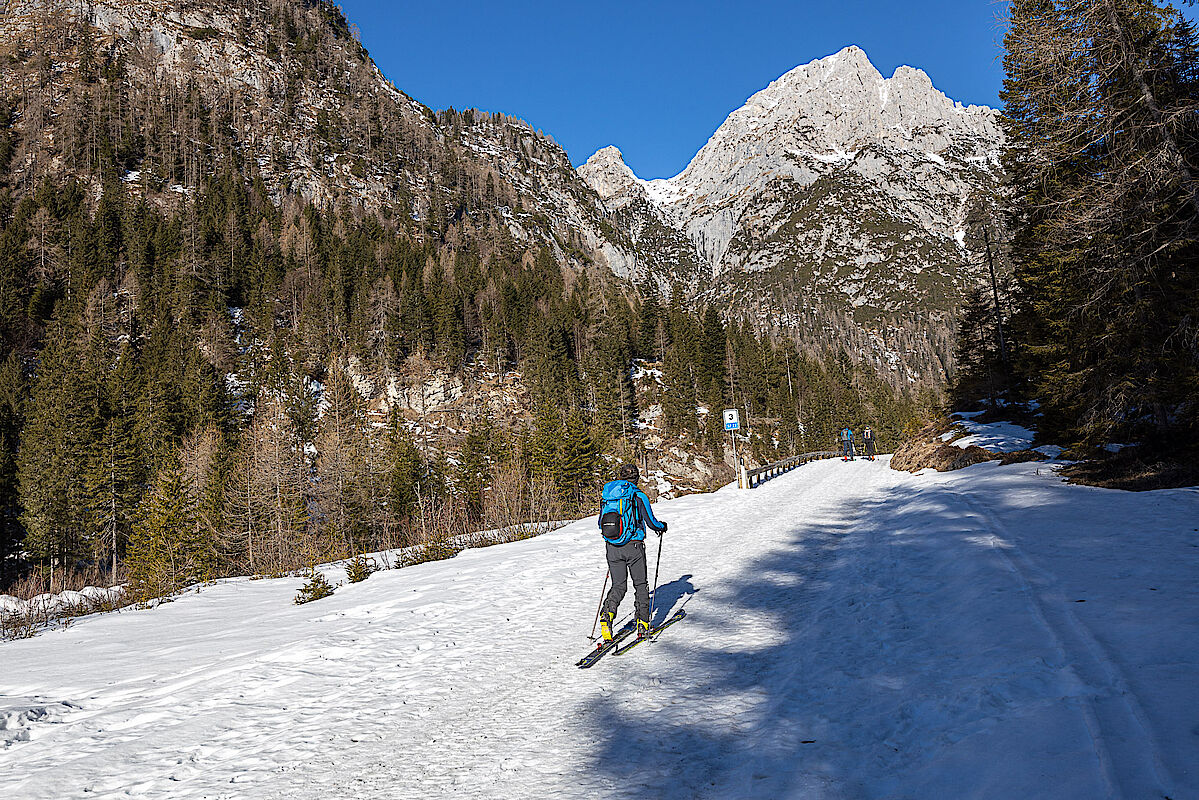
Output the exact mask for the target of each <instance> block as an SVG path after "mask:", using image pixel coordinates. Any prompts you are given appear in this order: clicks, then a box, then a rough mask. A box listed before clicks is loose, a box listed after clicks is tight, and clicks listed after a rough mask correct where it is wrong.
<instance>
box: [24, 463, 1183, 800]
mask: <svg viewBox="0 0 1199 800" xmlns="http://www.w3.org/2000/svg"><path fill="white" fill-rule="evenodd" d="M656 510H657V511H660V516H661V517H662V518H663V519H665V520H667V521H668V522H669V523H670V526H671V529H670V531H669V532H668V533H667V534H666V537H665V548H664V550H663V552H662V561H661V584H662V585H661V588H660V590H659V606H658V609H657V612H656V617H657V619H664V618H665V617H666V616H668V615H669V614H670V613H672V612H673V611H674V610H676V609H677V608H679V607H680V606H683V605H686V607H687V611H688V616H687V618H686V619H685V620H683V621H682V622H680V623H679V624H678V625H675V626H673V627H672V628H670V629H669V630H668V631H666V632H664V633H663V634H662V636H661V638H660V639H659V640H657V641H656V642H653V643H651V644H646V645H642V646H641V647H638V648H637V649H635V650H633V651H632V652H630V653H629V654H628V655H627V656H621V657H615V656H612V655H609V656H607V657H605V658H604V659H603V660H602V661H600V663H599V664H597V665H596V666H595V667H594V668H592V669H590V670H578V669H576V668H575V667H574V662H575V661H576V660H577V659H578V658H579V657H580V656H582V655H583V654H584V653H585V652H586V650H587V649H588V647H589V646H590V645H589V644H588V643H587V641H586V639H585V635H586V633H587V632H588V630H589V628H590V625H591V621H592V620H593V618H594V614H595V605H596V602H597V601H598V599H599V589H600V582H601V581H602V579H603V569H604V566H603V561H602V552H603V551H602V546H601V543H600V540H599V537H598V534H597V533H596V531H595V527H594V519H591V520H584V521H582V522H580V523H578V524H575V525H572V526H569V527H567V528H563V529H561V530H559V531H555V532H553V533H549V534H546V535H543V536H541V537H538V538H536V539H531V540H527V541H524V542H517V543H514V544H509V545H502V546H498V547H492V548H486V549H481V550H469V551H466V552H464V553H462V554H460V555H458V556H457V557H455V558H454V559H451V560H449V561H445V562H438V563H432V564H423V565H419V566H416V567H410V568H407V569H403V570H397V571H389V572H381V573H377V574H375V575H374V576H372V577H371V578H370V580H368V581H366V582H364V583H360V584H352V585H346V586H342V587H341V588H339V589H338V591H337V594H336V595H335V596H334V597H332V598H328V599H325V600H321V601H319V602H317V603H312V604H309V605H305V606H299V607H296V606H292V605H290V600H291V598H292V597H293V596H294V594H295V591H296V590H297V589H298V588H299V586H300V585H301V584H302V581H301V580H299V579H280V580H263V581H248V580H234V581H228V582H224V583H221V584H218V585H216V586H212V587H208V588H206V589H204V590H203V591H201V592H198V593H197V592H192V593H188V594H186V595H183V596H181V597H179V598H177V599H176V600H175V601H174V602H171V603H168V604H165V605H163V606H161V607H159V608H158V609H156V610H154V611H136V612H122V613H119V614H108V615H101V616H96V617H92V618H87V619H84V620H81V621H79V622H77V623H76V624H75V625H74V626H72V627H71V628H69V629H67V630H65V631H55V632H50V633H46V634H44V635H42V636H40V637H38V638H36V639H32V640H26V641H19V642H7V643H3V644H0V796H4V797H13V798H63V797H85V796H86V797H114V798H115V797H144V798H157V797H171V798H200V797H205V798H300V799H304V798H313V800H315V799H316V798H321V799H322V800H324V799H325V798H343V797H344V798H357V797H363V798H408V797H411V798H419V797H429V796H435V797H439V796H444V797H450V796H452V797H477V798H542V797H550V796H564V797H573V796H598V797H611V798H623V797H647V796H648V797H655V798H680V799H682V798H697V797H702V798H707V797H712V798H855V799H856V798H896V799H897V800H898V799H899V798H912V799H913V800H915V799H916V798H934V797H937V798H940V797H947V798H948V797H952V798H1005V799H1006V798H1017V797H1019V798H1053V799H1054V800H1063V799H1064V800H1070V799H1072V798H1077V799H1078V800H1093V799H1094V798H1130V800H1133V799H1135V800H1142V798H1162V797H1167V796H1168V797H1170V798H1173V800H1183V798H1195V797H1199V774H1197V770H1196V767H1195V766H1194V765H1195V764H1197V763H1199V681H1196V680H1195V675H1196V674H1199V644H1197V643H1199V602H1196V601H1199V589H1197V588H1196V586H1197V585H1199V584H1197V581H1196V578H1197V577H1199V532H1196V531H1195V530H1194V529H1195V528H1197V527H1199V523H1197V522H1196V520H1199V495H1197V494H1196V493H1195V492H1194V491H1193V490H1178V491H1164V492H1149V493H1142V494H1132V493H1122V492H1114V491H1107V490H1099V489H1091V488H1086V487H1073V486H1066V485H1063V484H1062V483H1060V480H1059V479H1058V478H1057V477H1056V476H1055V475H1053V474H1052V473H1050V472H1049V471H1047V470H1045V468H1044V467H1043V466H1041V465H1037V464H1016V465H1011V466H1007V467H1001V466H998V465H996V464H994V463H987V464H980V465H976V466H974V467H970V468H968V469H966V470H961V471H958V472H954V473H946V474H936V473H931V472H926V473H921V474H919V475H915V476H912V475H907V474H905V473H899V472H894V471H892V470H890V469H888V468H887V464H886V459H885V458H884V459H880V460H879V461H877V462H867V461H857V462H853V463H848V464H847V463H843V462H841V461H839V460H832V461H823V462H817V463H813V464H809V465H807V466H805V467H802V468H800V469H798V470H795V471H793V472H791V473H788V474H786V475H783V476H780V477H777V478H775V479H773V480H771V481H768V482H767V483H765V484H764V485H762V486H761V487H760V488H758V489H755V490H754V491H751V492H739V491H736V490H735V489H732V488H726V489H724V490H721V491H720V492H717V493H714V494H711V495H699V496H692V497H687V498H682V499H680V500H674V501H669V502H664V503H661V504H659V505H657V506H656ZM650 539H651V544H650V546H649V548H648V551H649V558H650V566H651V570H652V567H653V563H654V559H655V558H656V555H657V553H656V545H655V544H654V541H655V539H654V537H653V536H652V535H651V537H650ZM328 571H329V572H330V575H331V577H333V578H334V579H341V578H342V575H341V574H340V570H337V569H332V568H331V569H330V570H328ZM1078 601H1085V603H1079V602H1078ZM631 606H632V597H631V587H630V595H629V596H628V597H626V599H625V601H624V603H623V604H622V611H623V612H625V613H626V614H627V613H631Z"/></svg>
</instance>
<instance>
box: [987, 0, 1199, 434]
mask: <svg viewBox="0 0 1199 800" xmlns="http://www.w3.org/2000/svg"><path fill="white" fill-rule="evenodd" d="M1005 49H1006V56H1005V60H1004V67H1005V71H1006V72H1007V79H1006V81H1005V84H1004V91H1003V95H1002V98H1003V100H1004V103H1005V120H1004V122H1005V127H1006V129H1007V132H1008V137H1009V143H1010V146H1009V149H1008V152H1007V154H1006V160H1007V166H1008V170H1009V172H1010V173H1011V175H1012V177H1013V182H1014V186H1015V188H1016V191H1017V193H1018V195H1017V199H1016V204H1015V215H1014V221H1013V226H1012V227H1013V230H1014V233H1015V245H1014V255H1015V260H1016V265H1017V269H1016V278H1017V281H1018V283H1019V286H1020V292H1019V314H1018V320H1017V322H1018V325H1019V329H1020V331H1019V332H1020V334H1021V340H1022V342H1024V345H1025V346H1024V347H1023V348H1022V358H1023V369H1024V370H1025V371H1026V372H1027V373H1028V374H1029V375H1030V377H1031V378H1032V381H1033V383H1034V388H1035V392H1036V394H1037V395H1038V398H1039V399H1040V400H1041V401H1042V412H1043V414H1044V418H1043V424H1042V429H1043V431H1044V432H1049V433H1055V434H1057V435H1061V436H1065V437H1069V438H1073V439H1074V440H1082V441H1087V442H1092V443H1100V442H1103V441H1110V440H1111V439H1112V438H1114V437H1120V438H1125V437H1135V436H1137V435H1151V436H1157V437H1164V436H1167V435H1168V434H1169V432H1170V431H1174V433H1176V434H1177V433H1179V432H1180V431H1182V430H1183V429H1185V423H1182V424H1180V423H1181V421H1182V420H1186V419H1188V418H1190V417H1191V416H1192V413H1191V412H1192V411H1193V410H1194V408H1195V407H1196V406H1195V400H1194V393H1193V391H1188V390H1187V389H1185V388H1184V387H1185V386H1187V385H1188V384H1190V383H1191V382H1193V379H1194V376H1195V375H1199V359H1197V358H1196V357H1195V355H1194V350H1193V348H1190V349H1188V348H1187V347H1185V346H1183V345H1182V342H1184V341H1186V340H1188V337H1192V336H1193V335H1194V331H1195V329H1196V328H1195V322H1194V314H1193V309H1194V308H1195V306H1196V302H1197V301H1199V294H1197V292H1199V289H1197V285H1199V280H1197V278H1196V270H1195V268H1194V264H1195V263H1196V253H1197V249H1196V247H1197V238H1199V182H1197V179H1196V176H1197V174H1199V173H1197V170H1199V166H1197V165H1199V146H1197V144H1196V143H1197V142H1199V136H1197V133H1196V132H1197V129H1199V123H1197V122H1196V120H1195V115H1194V97H1195V96H1196V93H1197V89H1199V83H1197V82H1196V74H1197V72H1196V67H1197V61H1196V53H1195V47H1194V35H1193V28H1192V27H1191V26H1189V25H1188V24H1186V23H1185V21H1184V20H1183V18H1182V17H1181V16H1180V15H1179V14H1178V13H1177V12H1176V11H1173V10H1171V9H1162V8H1160V7H1159V6H1157V5H1156V4H1154V3H1152V2H1150V0H1098V1H1097V2H1093V3H1085V4H1079V3H1065V2H1048V1H1047V0H1046V1H1044V2H1033V1H1032V0H1020V1H1019V2H1016V3H1013V5H1012V11H1011V24H1010V26H1009V28H1008V31H1007V35H1006V37H1005ZM1175 438H1177V437H1175Z"/></svg>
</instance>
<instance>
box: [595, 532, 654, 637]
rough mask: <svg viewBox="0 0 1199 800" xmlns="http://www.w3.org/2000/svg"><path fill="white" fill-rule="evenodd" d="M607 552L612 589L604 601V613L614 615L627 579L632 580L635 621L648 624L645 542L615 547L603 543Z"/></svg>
mask: <svg viewBox="0 0 1199 800" xmlns="http://www.w3.org/2000/svg"><path fill="white" fill-rule="evenodd" d="M604 546H605V547H606V548H607V550H608V574H610V575H611V576H612V588H611V589H609V590H608V597H607V599H606V600H604V611H607V612H609V613H611V614H612V615H615V614H616V609H617V608H619V607H620V601H621V600H623V599H624V595H625V592H626V591H627V590H628V579H629V578H630V577H632V579H633V594H634V597H635V598H636V609H637V619H640V620H645V621H646V622H649V579H648V568H647V566H646V563H645V542H629V543H628V544H622V545H621V546H619V547H617V546H616V545H614V544H608V543H606V542H605V544H604Z"/></svg>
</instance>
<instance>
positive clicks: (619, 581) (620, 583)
mask: <svg viewBox="0 0 1199 800" xmlns="http://www.w3.org/2000/svg"><path fill="white" fill-rule="evenodd" d="M639 477H640V475H639V473H638V471H637V465H636V464H621V465H620V467H619V468H618V469H617V470H616V480H614V481H610V482H609V483H607V484H605V486H604V495H603V497H604V502H603V505H602V506H601V507H600V516H599V527H600V533H601V534H603V537H604V541H605V543H606V544H605V549H606V550H607V556H608V573H609V574H610V575H611V576H612V588H611V589H610V590H609V591H608V596H607V598H606V599H605V600H604V607H603V611H602V612H601V613H600V633H601V634H602V635H603V637H604V639H605V640H611V639H612V622H613V620H615V619H616V609H617V608H618V607H619V606H620V601H621V600H623V599H624V595H625V591H626V588H627V585H628V578H629V577H632V579H633V591H634V594H635V603H636V611H637V637H638V638H642V637H644V636H646V635H647V634H648V633H649V626H650V619H649V580H648V572H649V570H648V567H647V564H646V559H645V526H646V525H649V527H650V528H652V529H653V530H654V531H656V532H657V534H658V535H659V536H661V535H662V534H664V533H666V523H665V522H659V521H658V519H657V518H656V517H655V516H654V512H653V511H652V510H650V506H649V498H648V497H646V496H645V493H644V492H642V491H641V490H640V489H638V488H637V479H638V478H639Z"/></svg>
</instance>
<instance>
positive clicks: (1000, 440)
mask: <svg viewBox="0 0 1199 800" xmlns="http://www.w3.org/2000/svg"><path fill="white" fill-rule="evenodd" d="M979 413H981V412H975V411H964V412H963V411H959V412H957V413H956V414H954V416H955V417H958V418H959V419H958V421H957V422H956V423H955V427H958V428H961V429H962V430H964V431H965V432H966V433H967V435H966V436H963V437H962V438H960V439H956V440H954V441H953V442H952V444H953V446H954V447H960V448H962V449H963V450H964V449H966V448H967V447H969V446H970V445H977V446H979V447H981V448H983V449H984V450H990V451H991V452H992V453H1014V452H1016V451H1017V450H1027V449H1028V448H1030V447H1032V443H1033V440H1034V439H1035V438H1036V434H1035V433H1033V432H1032V431H1030V430H1029V429H1028V428H1025V427H1023V426H1022V425H1017V424H1015V423H1013V422H975V421H974V420H973V419H971V417H975V416H978V415H979ZM954 435H955V434H954V433H953V432H952V431H950V432H949V433H947V434H945V435H943V436H942V440H943V441H948V440H949V439H951V438H953V436H954ZM1058 452H1059V453H1060V452H1061V451H1060V450H1059V451H1058Z"/></svg>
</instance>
